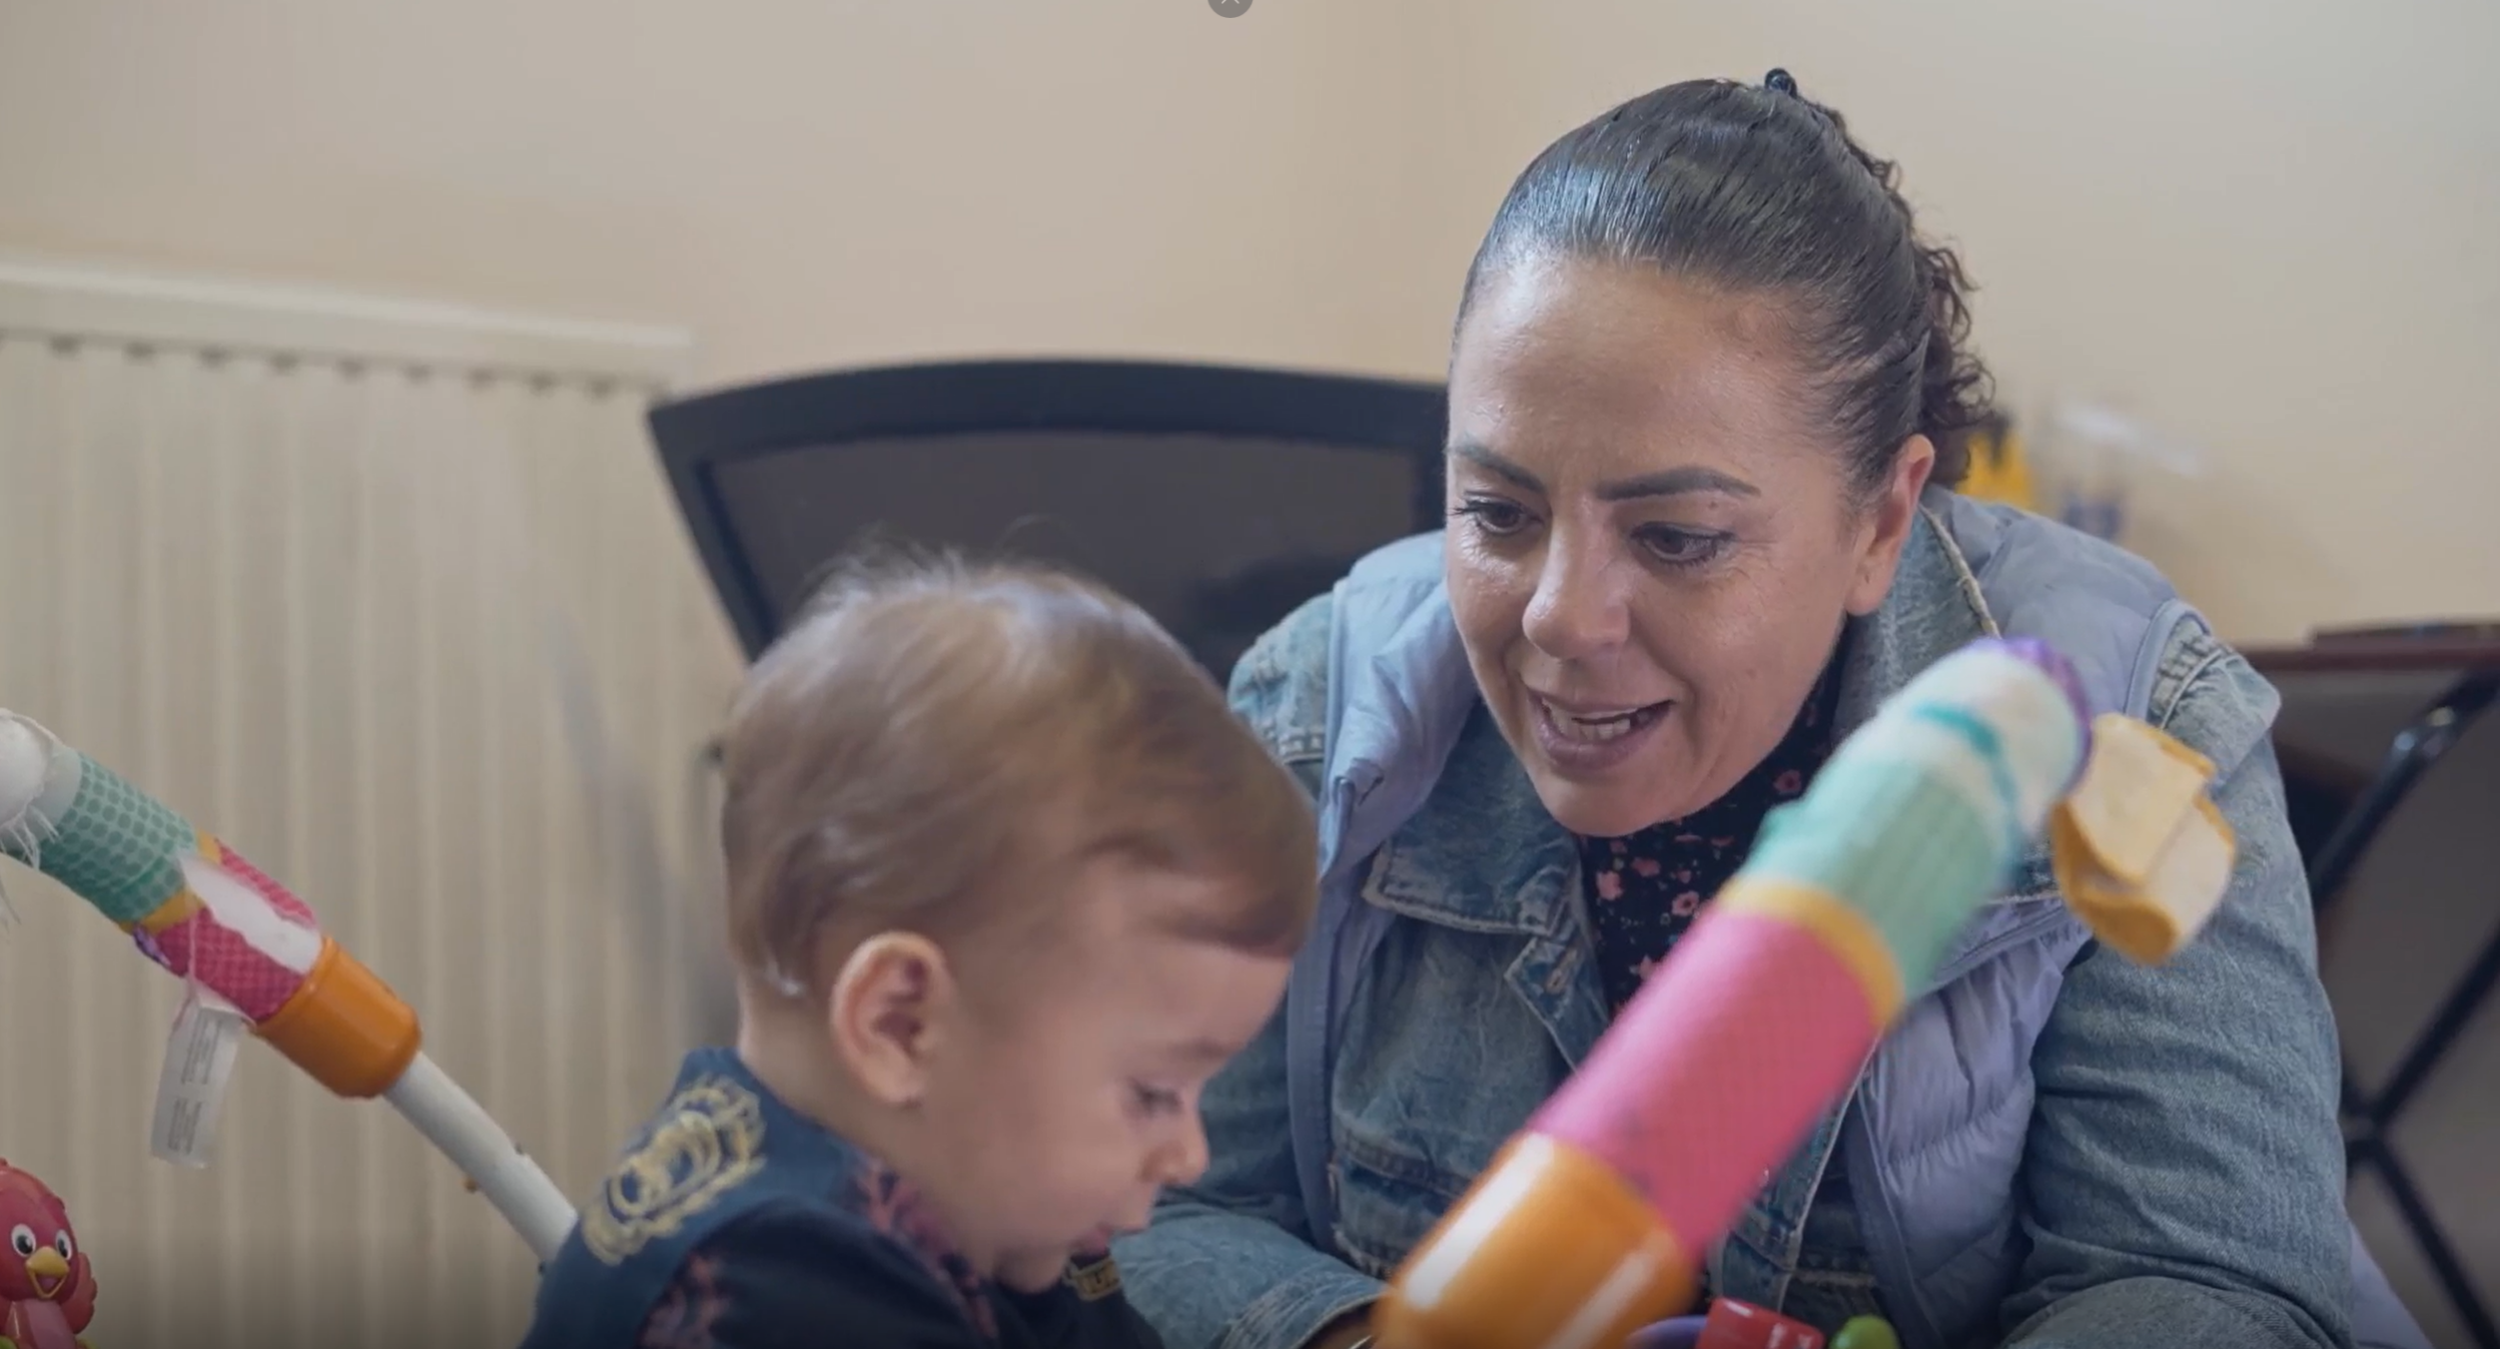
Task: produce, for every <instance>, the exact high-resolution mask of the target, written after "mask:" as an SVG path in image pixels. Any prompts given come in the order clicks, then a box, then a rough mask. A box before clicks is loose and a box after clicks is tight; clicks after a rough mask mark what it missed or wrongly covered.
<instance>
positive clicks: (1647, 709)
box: [1528, 694, 1675, 774]
mask: <svg viewBox="0 0 2500 1349" xmlns="http://www.w3.org/2000/svg"><path fill="white" fill-rule="evenodd" d="M1528 698H1529V702H1530V703H1531V704H1533V706H1534V708H1535V715H1536V725H1535V727H1534V730H1535V733H1536V737H1535V738H1536V744H1537V748H1538V749H1539V750H1541V751H1542V752H1543V755H1544V758H1545V760H1546V762H1548V763H1550V764H1552V765H1553V766H1554V767H1555V768H1556V769H1558V770H1560V771H1562V772H1564V773H1567V774H1584V773H1598V772H1602V771H1604V770H1606V769H1610V768H1613V767H1614V766H1616V765H1617V764H1620V763H1622V762H1624V761H1625V760H1626V759H1628V758H1630V757H1631V756H1632V755H1633V754H1634V753H1635V752H1636V751H1637V750H1638V749H1639V747H1640V746H1641V745H1643V744H1646V743H1647V742H1648V740H1649V738H1650V733H1651V732H1653V731H1655V730H1656V729H1657V728H1658V724H1659V723H1660V722H1661V721H1664V720H1665V719H1666V716H1667V714H1668V713H1669V712H1671V711H1673V710H1674V709H1675V704H1674V703H1673V702H1659V703H1646V704H1641V705H1638V706H1631V707H1625V706H1620V705H1618V706H1613V707H1606V706H1600V705H1597V704H1590V703H1580V704H1573V703H1563V702H1557V701H1555V700H1554V699H1551V698H1546V697H1542V696H1540V695H1537V694H1530V695H1528Z"/></svg>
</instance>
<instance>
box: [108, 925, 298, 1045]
mask: <svg viewBox="0 0 2500 1349" xmlns="http://www.w3.org/2000/svg"><path fill="white" fill-rule="evenodd" d="M150 945H153V946H154V947H155V948H156V949H155V950H152V951H148V955H149V956H150V957H151V958H153V959H154V960H155V961H156V963H158V964H160V965H162V966H164V967H165V968H166V969H168V970H171V971H173V972H174V973H175V974H176V975H179V976H181V977H183V978H185V979H197V980H199V981H200V983H201V984H202V985H203V986H204V987H206V988H208V989H209V990H210V991H212V992H214V993H216V994H217V996H219V997H221V998H224V999H225V1000H226V1001H228V1002H231V1003H233V1004H234V1005H235V1007H236V1008H237V1009H239V1010H240V1011H241V1012H242V1013H243V1014H244V1015H245V1016H247V1017H250V1018H251V1019H252V1020H253V1022H255V1023H258V1022H262V1021H266V1020H268V1019H269V1018H270V1017H273V1016H276V1015H277V1014H278V1009H279V1008H281V1007H284V1006H285V1005H286V1000H287V999H288V998H291V997H293V996H295V990H296V988H297V987H298V986H300V985H301V984H302V983H303V982H304V976H303V975H300V974H297V973H296V972H295V971H293V970H290V969H288V968H287V967H286V966H284V965H281V964H279V963H278V962H277V961H274V960H272V959H270V958H269V957H267V956H265V955H262V954H261V953H260V952H259V951H258V950H255V949H254V948H253V946H252V944H251V943H249V942H247V941H245V940H243V938H242V937H240V936H238V935H236V934H235V933H233V932H230V931H228V930H226V929H225V928H223V927H220V926H218V925H217V923H216V922H215V921H214V920H213V919H211V918H210V917H209V916H208V911H207V910H205V909H203V910H201V911H200V912H198V913H195V914H193V915H191V916H190V917H188V918H185V919H183V920H182V921H181V922H179V923H176V924H174V925H173V926H172V927H169V928H167V929H165V930H164V931H163V932H160V933H158V934H156V938H155V940H154V942H153V943H150V942H148V941H147V940H146V939H145V936H144V934H142V940H141V944H140V949H142V950H147V948H148V946H150Z"/></svg>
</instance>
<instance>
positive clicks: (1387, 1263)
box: [1330, 1120, 1500, 1279]
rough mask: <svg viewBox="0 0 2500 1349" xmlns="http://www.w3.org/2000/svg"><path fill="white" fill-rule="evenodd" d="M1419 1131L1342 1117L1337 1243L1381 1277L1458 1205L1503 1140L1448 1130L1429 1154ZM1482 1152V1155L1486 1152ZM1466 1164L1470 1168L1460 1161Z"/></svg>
mask: <svg viewBox="0 0 2500 1349" xmlns="http://www.w3.org/2000/svg"><path fill="white" fill-rule="evenodd" d="M1419 1141H1420V1140H1418V1139H1416V1138H1414V1137H1411V1136H1410V1137H1406V1138H1395V1137H1388V1136H1384V1135H1381V1134H1378V1133H1375V1132H1373V1131H1371V1130H1368V1129H1366V1128H1364V1127H1363V1125H1362V1124H1361V1123H1360V1122H1359V1121H1351V1122H1350V1121H1346V1120H1340V1121H1339V1122H1338V1135H1337V1147H1336V1153H1335V1155H1334V1156H1333V1157H1332V1158H1331V1159H1330V1175H1331V1177H1332V1178H1333V1179H1334V1180H1335V1182H1336V1186H1337V1230H1336V1233H1335V1236H1336V1239H1337V1248H1338V1250H1339V1252H1340V1253H1341V1254H1343V1255H1344V1256H1345V1258H1346V1261H1347V1263H1349V1264H1351V1265H1353V1266H1354V1267H1355V1268H1356V1269H1359V1270H1361V1271H1363V1272H1364V1273H1366V1274H1369V1275H1371V1276H1372V1277H1373V1278H1376V1279H1386V1278H1388V1277H1389V1276H1390V1275H1391V1274H1393V1273H1395V1272H1396V1270H1397V1267H1398V1266H1399V1265H1400V1264H1401V1263H1403V1262H1404V1261H1405V1259H1406V1257H1407V1253H1408V1252H1410V1251H1412V1250H1414V1249H1415V1247H1416V1246H1417V1245H1418V1244H1420V1243H1421V1242H1422V1241H1423V1239H1424V1237H1425V1236H1426V1235H1427V1234H1428V1233H1430V1232H1431V1230H1432V1225H1433V1224H1434V1223H1436V1222H1439V1221H1440V1220H1441V1215H1442V1214H1444V1213H1446V1212H1448V1211H1449V1210H1450V1209H1452V1208H1454V1207H1456V1206H1457V1204H1458V1201H1459V1199H1460V1198H1462V1197H1463V1196H1464V1195H1465V1194H1466V1193H1467V1187H1468V1185H1469V1184H1470V1183H1472V1182H1471V1178H1472V1177H1473V1176H1475V1175H1476V1174H1478V1173H1479V1172H1481V1171H1482V1170H1483V1168H1484V1167H1485V1166H1486V1165H1488V1164H1490V1163H1491V1161H1492V1159H1493V1153H1494V1151H1495V1150H1496V1149H1497V1148H1498V1147H1499V1146H1500V1141H1499V1140H1495V1141H1494V1142H1493V1143H1492V1144H1490V1145H1487V1144H1485V1143H1483V1142H1481V1141H1480V1140H1476V1139H1462V1138H1458V1137H1455V1136H1453V1137H1448V1138H1446V1139H1444V1140H1443V1141H1442V1145H1440V1146H1436V1147H1434V1148H1433V1149H1432V1150H1433V1152H1435V1153H1437V1154H1438V1155H1440V1156H1442V1157H1445V1158H1448V1159H1449V1161H1448V1162H1436V1161H1433V1160H1430V1159H1428V1158H1427V1157H1426V1156H1425V1155H1424V1153H1423V1149H1422V1148H1420V1147H1419V1146H1417V1144H1418V1143H1419ZM1479 1153H1480V1154H1481V1156H1479V1155H1478V1154H1479ZM1459 1165H1464V1166H1465V1167H1466V1169H1465V1170H1463V1171H1462V1170H1458V1169H1456V1168H1457V1166H1459Z"/></svg>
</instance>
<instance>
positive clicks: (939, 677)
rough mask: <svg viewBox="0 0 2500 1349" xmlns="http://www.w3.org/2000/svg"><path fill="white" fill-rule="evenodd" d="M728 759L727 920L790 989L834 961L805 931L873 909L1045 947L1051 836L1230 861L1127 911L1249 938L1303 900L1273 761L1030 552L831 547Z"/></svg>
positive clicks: (749, 951)
mask: <svg viewBox="0 0 2500 1349" xmlns="http://www.w3.org/2000/svg"><path fill="white" fill-rule="evenodd" d="M722 759H723V770H724V775H725V776H726V778H727V780H728V781H727V787H728V791H727V800H726V802H725V804H724V806H723V809H722V812H721V841H722V847H723V851H724V852H725V854H726V861H727V863H728V882H729V884H728V890H729V894H728V900H729V905H728V907H729V913H728V919H729V934H730V942H731V946H732V949H733V951H734V953H735V955H736V957H737V959H738V963H739V964H740V966H741V967H742V968H744V969H745V970H747V971H748V972H750V973H752V974H755V975H758V976H761V977H763V978H765V979H766V980H768V981H769V982H770V983H772V984H774V985H776V986H778V987H779V988H781V989H782V991H784V992H797V991H799V990H800V989H802V988H806V987H809V986H811V985H813V984H814V983H815V981H816V980H817V979H819V978H821V977H827V976H829V974H830V971H826V970H821V969H815V968H812V967H813V966H814V965H815V963H816V960H817V959H818V958H819V957H822V956H825V955H826V954H827V951H826V950H824V949H820V940H822V939H835V938H843V937H847V938H849V939H850V940H851V941H852V943H853V944H856V942H857V941H859V940H865V939H866V938H867V937H869V936H871V935H874V934H875V933H877V932H879V931H883V930H888V929H905V930H910V931H915V932H918V933H920V934H922V935H924V936H927V937H930V938H931V939H933V940H937V941H939V942H940V943H941V944H942V945H943V944H947V943H949V942H951V941H956V940H964V939H970V940H975V941H982V942H987V943H989V944H993V945H995V944H997V942H998V941H999V940H1004V941H1006V942H1008V943H1011V944H1017V943H1020V944H1021V947H1022V953H1023V955H1024V956H1025V957H1026V958H1028V959H1034V958H1046V952H1037V951H1036V948H1035V942H1037V941H1040V940H1046V936H1045V934H1048V933H1051V932H1053V931H1054V930H1056V931H1069V930H1074V929H1073V928H1072V927H1071V924H1070V923H1069V922H1068V919H1069V918H1070V915H1068V914H1065V913H1047V912H1041V911H1039V910H1040V908H1041V907H1046V906H1040V905H1038V904H1037V896H1038V895H1040V894H1046V893H1052V892H1051V891H1049V890H1048V889H1047V887H1043V886H1040V885H1037V884H1036V883H1035V878H1036V876H1037V875H1038V874H1040V873H1041V872H1042V871H1043V870H1044V869H1046V868H1051V867H1054V866H1056V865H1058V864H1060V863H1061V862H1063V861H1065V860H1068V858H1071V857H1078V856H1095V855H1100V854H1102V853H1105V852H1110V853H1116V854H1120V855H1123V856H1127V857H1129V858H1132V859H1134V860H1137V861H1139V862H1142V863H1144V864H1147V865H1151V866H1156V867H1162V868H1167V869H1171V870H1174V871H1178V872H1182V873H1186V874H1190V875H1193V876H1198V877H1201V878H1205V879H1210V880H1216V881H1221V882H1227V883H1228V884H1227V885H1226V886H1225V887H1224V888H1223V889H1222V891H1221V894H1220V896H1219V897H1216V898H1212V899H1210V900H1208V901H1207V903H1206V904H1205V905H1203V906H1202V907H1201V908H1200V909H1198V910H1197V911H1191V912H1182V911H1178V910H1175V911H1171V912H1157V913H1152V914H1145V915H1139V916H1140V917H1141V918H1142V919H1143V920H1145V921H1147V922H1149V923H1151V924H1153V925H1155V926H1157V927H1158V928H1162V929H1164V930H1169V931H1173V932H1175V933H1177V934H1178V935H1181V936H1184V937H1188V938H1193V939H1199V940H1206V941H1211V942H1216V943H1220V944H1223V945H1226V946H1230V947H1233V948H1236V949H1242V950H1248V951H1253V952H1257V953H1261V954H1279V955H1282V954H1289V953H1291V952H1292V951H1293V950H1294V949H1295V948H1296V947H1297V946H1298V945H1299V944H1300V942H1301V939H1302V934H1303V931H1304V929H1305V927H1306V926H1307V924H1308V923H1309V921H1310V918H1311V914H1312V911H1313V909H1314V907H1315V906H1316V904H1317V900H1318V894H1317V889H1318V875H1319V870H1318V864H1317V861H1316V851H1317V847H1318V839H1317V829H1316V825H1315V823H1314V820H1313V817H1312V811H1311V804H1310V800H1309V798H1308V797H1307V796H1305V795H1304V794H1303V792H1302V789H1301V787H1300V786H1299V785H1298V784H1297V783H1296V782H1295V781H1294V779H1293V777H1292V775H1291V774H1290V773H1289V772H1288V771H1287V770H1286V769H1285V768H1284V767H1283V766H1282V765H1281V764H1279V763H1278V762H1277V761H1276V760H1275V759H1274V758H1273V757H1271V756H1270V755H1269V753H1268V751H1267V749H1266V747H1265V746H1264V745H1263V744H1262V743H1261V742H1260V741H1259V740H1258V738H1257V737H1256V736H1254V735H1253V734H1252V733H1251V732H1250V729H1249V728H1248V726H1247V725H1245V724H1244V723H1243V722H1241V721H1240V720H1239V719H1238V718H1237V717H1235V716H1234V714H1233V712H1232V709H1231V708H1230V706H1228V705H1227V704H1226V702H1225V700H1224V695H1223V693H1222V691H1221V690H1219V689H1218V688H1217V687H1216V686H1215V682H1214V680H1213V679H1211V678H1210V677H1209V676H1208V675H1207V673H1206V672H1205V671H1204V670H1203V669H1201V668H1200V667H1199V666H1198V665H1197V664H1196V663H1195V662H1194V661H1193V660H1192V659H1191V658H1190V656H1189V654H1188V653H1187V652H1186V651H1184V650H1183V649H1182V648H1181V646H1180V644H1179V643H1178V642H1176V641H1174V640H1173V638H1172V637H1171V636H1170V634H1168V633H1167V632H1165V631H1164V629H1163V628H1162V627H1161V626H1159V625H1158V624H1156V622H1155V621H1154V620H1153V619H1152V618H1150V617H1148V616H1147V615H1146V614H1145V612H1144V611H1142V610H1140V609H1139V608H1138V607H1137V606H1136V605H1134V604H1131V603H1130V602H1129V601H1127V600H1126V599H1123V598H1121V597H1120V596H1118V595H1117V594H1114V593H1113V592H1111V591H1109V590H1107V589H1104V588H1103V587H1101V586H1099V585H1096V584H1094V583H1092V582H1089V581H1086V580H1082V579H1080V578H1078V577H1075V576H1072V575H1068V574H1065V573H1062V572H1059V571H1055V570H1052V569H1049V568H1045V567H1038V566H1030V565H1016V564H1007V563H980V564H976V563H973V562H969V561H966V560H964V559H962V558H960V557H956V556H953V555H951V554H945V553H938V554H930V555H923V554H919V553H916V552H913V551H911V550H907V549H903V548H893V547H881V548H878V549H875V550H872V551H865V552H862V553H860V554H859V555H857V556H855V557H853V558H851V559H849V560H847V561H846V562H845V563H844V564H843V565H841V566H839V567H838V568H836V569H835V571H834V573H833V575H832V576H831V578H830V579H829V580H827V581H826V582H825V583H824V585H823V586H822V588H821V589H820V590H819V591H818V592H817V593H816V595H815V597H814V599H813V601H812V602H811V604H810V605H809V607H808V609H807V611H806V612H805V614H804V615H803V616H801V617H800V618H799V619H798V620H797V621H796V622H795V623H794V624H793V625H792V626H791V628H790V630H789V631H788V632H787V633H785V634H784V635H783V636H782V637H781V638H780V639H779V640H777V641H776V642H775V643H774V644H773V647H772V649H771V650H769V651H767V652H765V653H764V656H763V657H762V659H760V660H759V661H757V662H756V665H755V668H754V670H753V671H752V672H750V674H749V675H748V678H747V682H746V687H745V690H744V692H743V693H742V694H741V695H740V697H739V700H738V704H737V707H736V709H735V711H734V712H733V714H732V717H731V725H730V729H729V733H728V735H727V738H726V743H725V745H724V747H723V755H722ZM1069 821H1073V822H1075V824H1076V826H1077V827H1076V829H1075V830H1073V831H1067V830H1064V829H1062V830H1060V831H1058V832H1054V831H1053V829H1052V824H1053V823H1054V822H1059V823H1062V824H1064V823H1065V822H1069ZM1066 832H1073V833H1074V834H1075V835H1076V837H1075V838H1074V839H1073V840H1069V839H1064V838H1062V837H1061V836H1060V835H1061V833H1066ZM1061 848H1068V849H1070V850H1071V851H1069V852H1068V853H1066V854H1063V855H1056V856H1054V855H1052V853H1053V852H1055V851H1056V850H1058V849H1061ZM1046 850H1047V851H1046Z"/></svg>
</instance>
